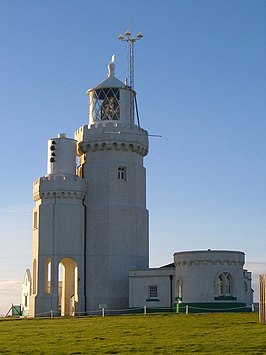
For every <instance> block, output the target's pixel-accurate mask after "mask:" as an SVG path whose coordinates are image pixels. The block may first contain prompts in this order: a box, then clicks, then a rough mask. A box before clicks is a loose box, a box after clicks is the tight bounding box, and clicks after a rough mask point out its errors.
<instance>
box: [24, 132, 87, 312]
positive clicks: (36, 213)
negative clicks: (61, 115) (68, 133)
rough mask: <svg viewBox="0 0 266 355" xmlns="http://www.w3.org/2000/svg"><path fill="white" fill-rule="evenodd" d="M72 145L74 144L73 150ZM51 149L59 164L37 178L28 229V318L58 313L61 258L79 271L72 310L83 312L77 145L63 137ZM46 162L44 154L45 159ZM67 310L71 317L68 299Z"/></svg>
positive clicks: (81, 204) (82, 198)
mask: <svg viewBox="0 0 266 355" xmlns="http://www.w3.org/2000/svg"><path fill="white" fill-rule="evenodd" d="M49 144H51V143H49ZM73 144H75V145H74V149H73ZM55 146H56V150H55V151H56V154H57V155H56V156H55V157H56V159H57V158H59V160H58V161H57V162H60V161H61V163H62V162H63V163H62V164H59V165H58V166H57V168H55V169H54V170H53V169H51V168H50V167H49V163H48V173H49V174H47V175H46V176H44V177H41V178H40V179H38V180H36V181H35V182H34V184H33V199H34V201H35V206H34V208H33V225H32V228H33V233H32V234H33V235H32V237H33V238H32V294H31V297H30V307H29V315H30V316H36V315H47V312H50V311H51V310H53V312H54V314H55V315H56V314H58V312H59V304H60V300H59V293H60V292H59V284H60V282H59V264H60V262H61V261H62V260H64V265H65V267H67V265H69V264H70V263H71V260H72V261H73V265H76V266H77V268H78V277H79V279H80V282H79V283H78V303H77V309H76V311H79V310H80V311H81V310H82V311H83V310H84V284H85V277H84V259H85V257H84V241H85V233H84V224H85V223H84V221H85V218H84V216H85V203H84V201H85V196H86V185H85V181H84V180H83V179H81V178H80V177H78V176H77V175H75V173H73V174H72V173H70V172H71V171H73V166H72V165H73V161H75V160H76V158H75V157H76V141H74V140H73V139H68V138H66V137H65V136H62V137H59V138H58V139H56V143H55ZM65 150H67V159H65V158H63V157H61V155H62V154H63V155H64V154H65V153H66V152H65ZM60 157H61V159H60ZM49 159H50V156H49V153H48V161H49ZM57 162H55V164H57ZM64 162H65V163H64ZM51 171H53V173H51ZM74 172H75V169H74ZM49 262H50V263H51V264H50V265H51V268H50V277H49V280H48V274H49V271H48V267H47V264H48V263H49ZM72 274H73V270H69V271H68V275H70V276H71V275H72ZM65 280H66V283H65V285H66V288H65V289H64V290H63V291H64V292H69V293H70V289H69V287H70V286H69V285H71V282H72V281H71V280H70V278H67V276H66V277H65ZM72 283H73V282H72ZM72 289H74V287H72V288H71V291H72ZM76 298H77V297H76ZM75 301H76V300H75ZM61 303H62V301H61ZM65 303H66V302H65ZM65 303H64V304H65ZM64 304H63V305H64ZM66 307H67V309H66V310H65V313H69V301H67V306H66Z"/></svg>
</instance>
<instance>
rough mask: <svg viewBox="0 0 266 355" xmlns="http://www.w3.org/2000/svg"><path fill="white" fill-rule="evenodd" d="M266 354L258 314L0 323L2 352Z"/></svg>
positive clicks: (264, 328)
mask: <svg viewBox="0 0 266 355" xmlns="http://www.w3.org/2000/svg"><path fill="white" fill-rule="evenodd" d="M179 352H182V353H183V354H192V353H209V354H248V353H249V354H266V326H265V325H262V324H260V323H258V315H257V314H254V313H252V314H251V313H245V314H239V313H237V314H205V315H174V314H173V315H169V314H168V315H146V316H144V315H138V316H112V317H105V318H101V317H93V318H59V319H32V320H30V319H22V320H13V319H9V320H4V319H3V320H1V321H0V353H10V354H18V353H20V354H132V353H136V354H158V353H161V354H174V353H179Z"/></svg>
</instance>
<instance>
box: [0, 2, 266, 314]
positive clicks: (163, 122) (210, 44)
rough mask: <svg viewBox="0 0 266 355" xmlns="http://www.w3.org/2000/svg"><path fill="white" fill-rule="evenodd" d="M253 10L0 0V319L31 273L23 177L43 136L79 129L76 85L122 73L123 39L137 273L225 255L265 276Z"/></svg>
mask: <svg viewBox="0 0 266 355" xmlns="http://www.w3.org/2000/svg"><path fill="white" fill-rule="evenodd" d="M265 18H266V2H265V1H262V0H257V1H253V0H252V1H251V0H250V1H248V0H241V1H238V0H221V1H219V0H217V1H215V0H211V1H210V0H193V1H192V0H182V1H181V0H166V1H164V2H161V1H151V0H142V1H141V0H137V1H134V2H132V1H127V0H123V1H115V2H109V1H105V0H103V1H101V2H96V1H91V0H77V1H74V0H64V1H62V0H56V1H54V0H45V1H44V0H41V1H40V0H12V1H10V0H0V34H1V35H0V38H1V42H0V43H1V56H0V71H1V75H0V78H1V80H0V97H1V105H0V122H1V132H2V135H1V140H0V145H1V152H2V154H1V156H0V162H1V166H2V170H1V172H2V173H1V184H0V193H1V200H0V210H1V214H0V228H1V236H0V241H1V243H0V299H1V308H0V314H1V313H5V311H7V310H8V307H9V305H10V304H11V303H12V302H19V301H20V283H21V281H22V279H23V276H24V272H25V269H26V268H28V267H31V208H32V206H33V202H32V182H33V181H34V180H35V179H36V178H38V177H40V176H42V175H45V174H46V150H47V140H48V139H49V138H52V137H54V136H56V135H57V133H59V132H64V133H67V135H68V136H70V137H72V136H73V133H74V131H75V130H77V129H78V128H79V127H80V126H82V125H84V124H87V122H88V118H87V97H86V95H85V91H86V90H87V89H88V88H90V87H93V86H95V85H96V84H98V83H99V82H100V81H101V80H103V79H104V78H105V77H106V75H107V65H108V63H109V61H110V58H111V56H112V54H115V55H116V73H117V76H118V77H119V78H120V79H121V80H124V78H125V77H126V67H127V51H126V46H125V43H120V42H119V41H118V40H117V37H118V35H119V34H120V33H121V32H122V33H123V32H125V30H127V29H131V30H132V33H133V34H136V33H137V32H139V31H141V32H142V33H143V35H144V38H143V39H142V40H141V41H140V42H138V43H137V44H136V51H135V89H136V91H137V95H138V106H139V111H140V120H141V125H142V127H144V128H145V129H147V130H148V131H149V132H150V133H151V134H159V135H162V136H163V137H162V138H153V137H151V138H150V153H149V155H148V156H147V158H146V159H145V165H146V167H147V206H148V209H149V211H150V265H151V266H160V265H163V264H164V263H168V262H171V261H172V255H173V253H174V252H176V251H181V250H194V249H207V248H211V249H232V250H241V251H244V252H245V253H246V260H247V267H248V268H249V270H251V271H253V272H254V275H253V278H254V281H255V283H254V287H255V288H256V281H257V274H258V273H266V238H265V234H266V233H265V231H266V217H265V210H266V191H265V181H266V167H265V155H266V154H265V153H266V140H265V130H266V105H265V92H266V66H265V63H266V22H265Z"/></svg>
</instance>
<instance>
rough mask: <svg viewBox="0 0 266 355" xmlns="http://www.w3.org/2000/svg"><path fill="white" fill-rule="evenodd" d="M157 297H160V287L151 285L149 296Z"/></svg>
mask: <svg viewBox="0 0 266 355" xmlns="http://www.w3.org/2000/svg"><path fill="white" fill-rule="evenodd" d="M157 297H158V287H157V286H149V298H157Z"/></svg>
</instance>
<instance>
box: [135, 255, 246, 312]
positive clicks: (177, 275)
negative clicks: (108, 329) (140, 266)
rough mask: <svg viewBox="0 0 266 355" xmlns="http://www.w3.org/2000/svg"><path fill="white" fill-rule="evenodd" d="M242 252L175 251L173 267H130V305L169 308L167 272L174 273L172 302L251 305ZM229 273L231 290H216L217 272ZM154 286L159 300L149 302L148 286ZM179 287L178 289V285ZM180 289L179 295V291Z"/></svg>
mask: <svg viewBox="0 0 266 355" xmlns="http://www.w3.org/2000/svg"><path fill="white" fill-rule="evenodd" d="M244 262H245V254H244V253H243V252H239V251H227V250H203V251H186V252H177V253H175V254H174V267H173V268H168V267H163V268H158V269H156V268H153V269H146V270H141V271H139V270H131V271H130V273H129V305H130V307H143V306H144V305H146V306H147V307H151V308H153V307H170V305H169V299H170V294H169V275H173V276H174V277H173V303H172V305H174V302H175V301H176V302H177V301H178V299H179V300H180V301H181V302H182V303H185V304H186V303H220V302H235V303H245V304H246V306H247V307H251V305H252V303H253V291H252V288H251V273H250V272H248V271H247V270H245V269H243V266H244ZM222 273H229V274H230V275H231V277H232V289H231V292H230V295H228V296H229V297H227V296H226V295H225V297H221V299H219V295H218V293H217V290H218V289H217V278H218V276H219V274H222ZM152 285H154V286H157V288H158V300H156V301H148V290H149V286H152ZM179 285H180V286H181V289H180V287H179ZM180 291H181V294H180Z"/></svg>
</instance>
